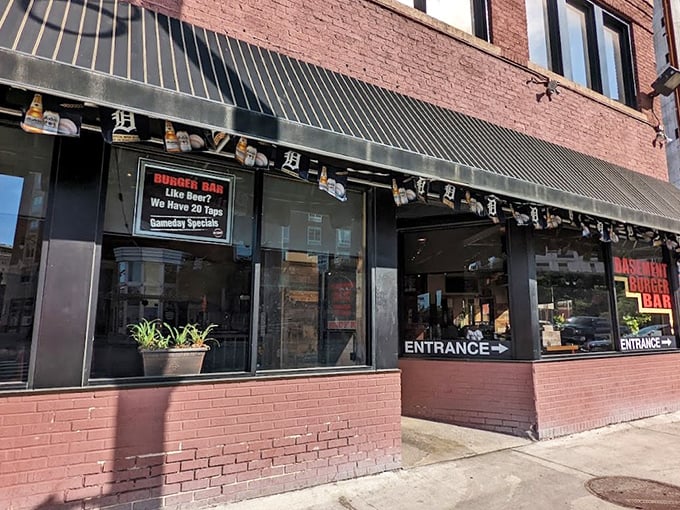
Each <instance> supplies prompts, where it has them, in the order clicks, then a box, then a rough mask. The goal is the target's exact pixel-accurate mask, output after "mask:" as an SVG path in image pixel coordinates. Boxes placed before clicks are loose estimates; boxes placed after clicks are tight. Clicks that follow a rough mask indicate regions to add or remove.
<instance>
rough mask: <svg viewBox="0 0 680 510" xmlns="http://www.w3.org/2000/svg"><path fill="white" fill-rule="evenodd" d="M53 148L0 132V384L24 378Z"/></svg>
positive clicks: (12, 132) (26, 136) (35, 139)
mask: <svg viewBox="0 0 680 510" xmlns="http://www.w3.org/2000/svg"><path fill="white" fill-rule="evenodd" d="M52 143H53V140H52V139H51V138H50V137H41V136H36V135H29V134H26V133H24V132H22V131H19V130H18V129H11V128H5V127H0V383H3V382H21V381H26V380H27V378H28V360H29V357H30V349H31V337H32V334H33V315H34V311H35V304H36V303H35V301H36V291H37V285H38V272H39V269H40V249H41V246H42V234H43V232H42V230H43V224H44V219H45V208H46V196H47V187H48V185H49V172H50V167H51V154H52Z"/></svg>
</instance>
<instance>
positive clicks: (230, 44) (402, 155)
mask: <svg viewBox="0 0 680 510" xmlns="http://www.w3.org/2000/svg"><path fill="white" fill-rule="evenodd" d="M0 83H4V84H7V85H12V86H18V87H23V88H27V89H30V90H35V91H41V92H46V93H52V94H55V95H60V96H63V97H69V98H74V99H81V100H86V101H90V102H93V103H96V104H99V105H103V106H110V107H114V108H124V109H128V110H130V111H134V112H137V113H142V114H146V115H149V116H152V117H160V118H165V119H169V120H175V121H180V122H184V123H193V124H196V125H198V126H204V127H208V128H213V129H224V130H227V131H229V132H232V133H235V134H240V135H244V136H248V137H252V138H257V139H261V140H263V141H269V142H273V143H279V144H282V145H286V146H289V147H292V148H298V149H303V150H307V151H311V152H315V153H317V154H319V155H323V156H329V157H334V158H340V159H343V160H346V161H349V162H354V163H359V164H364V165H370V166H373V167H377V168H381V169H389V170H394V171H400V172H406V173H411V174H415V175H420V176H425V177H431V178H435V179H441V180H445V181H451V182H455V183H459V184H462V185H467V186H470V187H472V188H476V189H479V190H481V191H486V192H491V193H498V194H501V195H504V196H507V197H510V198H516V199H521V200H527V201H530V202H535V203H542V204H546V205H550V206H554V207H561V208H565V209H570V210H573V211H576V212H583V213H587V214H592V215H595V216H598V217H602V218H607V219H611V220H617V221H621V222H626V223H633V224H637V225H643V226H647V227H652V228H658V229H661V230H666V231H669V232H676V233H680V192H678V190H676V188H674V187H673V186H671V185H669V184H668V183H667V182H665V181H661V180H658V179H654V178H651V177H647V176H644V175H641V174H638V173H636V172H632V171H630V170H627V169H625V168H622V167H620V166H616V165H612V164H610V163H607V162H605V161H602V160H598V159H596V158H592V157H589V156H586V155H584V154H581V153H578V152H575V151H572V150H569V149H566V148H564V147H561V146H559V145H555V144H551V143H548V142H545V141H541V140H539V139H536V138H532V137H530V136H527V135H524V134H521V133H518V132H515V131H512V130H509V129H505V128H501V127H498V126H496V125H494V124H491V123H488V122H485V121H482V120H479V119H475V118H472V117H469V116H466V115H463V114H460V113H457V112H455V111H452V110H448V109H446V108H442V107H439V106H435V105H432V104H429V103H426V102H423V101H419V100H416V99H414V98H411V97H409V96H406V95H403V94H398V93H395V92H392V91H388V90H385V89H383V88H380V87H377V86H374V85H371V84H368V83H365V82H362V81H360V80H357V79H354V78H350V77H347V76H345V75H342V74H339V73H336V72H332V71H329V70H327V69H324V68H323V67H319V66H315V65H310V64H308V63H306V62H303V61H300V60H296V59H294V58H291V57H289V56H286V55H283V54H280V53H276V52H273V51H269V50H267V49H264V48H261V47H258V46H254V45H251V44H248V43H245V42H243V41H239V40H237V39H233V38H231V37H227V36H225V35H224V34H220V33H216V32H212V31H209V30H205V29H203V28H200V27H197V26H193V25H190V24H187V23H184V22H182V21H179V20H177V19H173V18H169V17H167V16H164V15H162V14H157V13H155V12H152V11H150V10H146V9H141V8H138V7H135V6H131V5H129V4H127V3H125V2H123V1H122V0H5V2H2V3H0Z"/></svg>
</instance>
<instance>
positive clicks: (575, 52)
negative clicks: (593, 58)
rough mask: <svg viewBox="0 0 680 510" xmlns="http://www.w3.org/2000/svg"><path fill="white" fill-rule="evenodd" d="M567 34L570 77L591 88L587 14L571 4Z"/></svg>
mask: <svg viewBox="0 0 680 510" xmlns="http://www.w3.org/2000/svg"><path fill="white" fill-rule="evenodd" d="M566 10H567V33H568V40H567V41H568V44H569V55H570V59H571V74H570V76H568V78H570V79H571V80H573V81H575V82H576V83H580V84H581V85H583V86H584V87H589V88H590V87H591V86H592V85H591V77H590V55H589V52H588V33H587V22H588V16H587V12H586V11H584V10H583V9H580V8H578V7H576V6H575V5H572V4H570V3H567V4H566Z"/></svg>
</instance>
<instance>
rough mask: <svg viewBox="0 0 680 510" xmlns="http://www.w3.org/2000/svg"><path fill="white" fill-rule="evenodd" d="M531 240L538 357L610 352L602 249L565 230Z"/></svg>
mask: <svg viewBox="0 0 680 510" xmlns="http://www.w3.org/2000/svg"><path fill="white" fill-rule="evenodd" d="M534 239H535V253H536V280H537V284H538V313H539V320H540V325H541V345H542V349H543V352H544V353H545V354H564V353H576V352H601V351H610V350H614V349H615V345H614V341H615V337H616V335H613V334H612V333H613V332H612V323H611V313H610V306H609V293H610V287H609V285H608V283H607V277H606V273H605V259H604V252H603V246H604V245H603V244H602V243H601V242H600V241H598V240H594V239H588V238H583V237H582V236H581V232H580V231H576V230H570V229H560V230H554V231H552V230H551V231H544V232H535V235H534Z"/></svg>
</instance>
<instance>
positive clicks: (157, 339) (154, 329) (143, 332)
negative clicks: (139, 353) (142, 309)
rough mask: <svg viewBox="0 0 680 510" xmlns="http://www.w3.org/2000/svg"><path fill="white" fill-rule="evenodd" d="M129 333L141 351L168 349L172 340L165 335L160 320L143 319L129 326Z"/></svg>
mask: <svg viewBox="0 0 680 510" xmlns="http://www.w3.org/2000/svg"><path fill="white" fill-rule="evenodd" d="M127 328H128V331H129V332H130V336H132V338H133V340H134V341H135V342H137V343H138V344H139V348H140V349H149V350H158V349H167V348H168V345H169V342H170V338H169V337H166V336H164V335H163V332H162V331H161V323H160V321H158V320H152V321H150V320H148V319H142V320H140V321H139V322H137V323H135V324H128V326H127Z"/></svg>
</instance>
